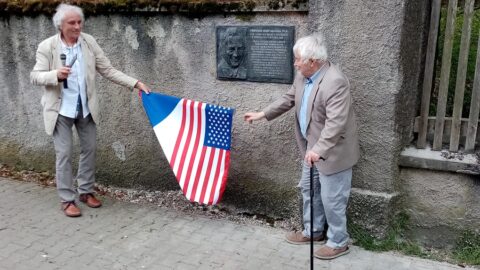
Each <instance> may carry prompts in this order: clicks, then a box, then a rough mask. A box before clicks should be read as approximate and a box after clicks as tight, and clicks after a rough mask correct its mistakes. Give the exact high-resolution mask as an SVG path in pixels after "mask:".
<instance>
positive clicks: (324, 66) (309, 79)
mask: <svg viewBox="0 0 480 270" xmlns="http://www.w3.org/2000/svg"><path fill="white" fill-rule="evenodd" d="M327 67H328V63H324V64H323V65H322V66H321V67H320V68H319V69H318V70H317V71H316V72H315V73H313V75H312V76H311V77H310V78H305V79H306V82H305V83H306V84H310V83H313V82H314V81H315V80H316V79H318V77H320V74H322V72H324V70H325V69H326V68H327Z"/></svg>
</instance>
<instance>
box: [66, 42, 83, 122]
mask: <svg viewBox="0 0 480 270" xmlns="http://www.w3.org/2000/svg"><path fill="white" fill-rule="evenodd" d="M62 53H64V54H65V55H66V56H67V59H66V61H65V62H66V65H70V64H71V63H72V60H73V58H74V56H75V55H76V56H77V60H76V61H75V63H73V66H72V67H71V68H72V69H71V73H70V74H69V75H68V78H67V84H68V88H63V83H62V88H63V89H62V103H61V105H60V112H59V113H60V114H61V115H63V116H66V117H70V118H77V115H78V111H79V110H78V109H79V108H77V104H78V102H79V100H78V99H79V97H80V99H81V106H82V111H83V117H87V116H88V115H89V114H90V111H89V110H88V103H87V91H86V88H87V87H86V80H85V70H84V65H83V55H82V48H81V46H80V42H77V43H76V44H75V45H73V46H72V47H67V45H65V44H64V43H63V41H62Z"/></svg>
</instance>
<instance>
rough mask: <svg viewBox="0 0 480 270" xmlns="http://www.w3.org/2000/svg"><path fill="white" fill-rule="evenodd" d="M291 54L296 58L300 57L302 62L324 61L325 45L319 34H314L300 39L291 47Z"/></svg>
mask: <svg viewBox="0 0 480 270" xmlns="http://www.w3.org/2000/svg"><path fill="white" fill-rule="evenodd" d="M293 53H294V54H295V56H297V57H301V58H302V60H303V61H304V62H306V61H308V60H310V59H311V60H321V61H326V60H327V57H328V54H327V44H326V42H325V39H324V38H323V35H322V34H321V33H315V34H312V35H309V36H306V37H302V38H300V39H299V40H297V42H296V43H295V45H294V46H293Z"/></svg>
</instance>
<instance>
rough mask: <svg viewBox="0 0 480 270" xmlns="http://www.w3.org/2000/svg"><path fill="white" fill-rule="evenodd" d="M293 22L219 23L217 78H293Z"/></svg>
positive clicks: (282, 80) (287, 80)
mask: <svg viewBox="0 0 480 270" xmlns="http://www.w3.org/2000/svg"><path fill="white" fill-rule="evenodd" d="M294 37H295V27H294V26H217V29H216V38H217V78H218V79H220V80H246V81H254V82H269V83H292V82H293V75H294V74H293V52H292V48H293V43H294Z"/></svg>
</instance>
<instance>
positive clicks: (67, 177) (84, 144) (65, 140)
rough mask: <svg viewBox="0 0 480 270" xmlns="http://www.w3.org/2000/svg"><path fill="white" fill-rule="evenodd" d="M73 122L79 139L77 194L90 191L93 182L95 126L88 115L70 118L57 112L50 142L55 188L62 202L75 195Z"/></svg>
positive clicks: (91, 190)
mask: <svg viewBox="0 0 480 270" xmlns="http://www.w3.org/2000/svg"><path fill="white" fill-rule="evenodd" d="M73 125H75V129H76V130H77V133H78V137H79V138H80V160H79V164H78V172H77V177H76V179H77V181H78V193H79V194H84V193H92V192H93V185H94V183H95V149H96V126H95V122H93V119H92V116H91V115H89V116H87V117H85V118H78V119H74V118H69V117H65V116H62V115H59V116H58V119H57V123H56V125H55V130H54V131H53V143H54V145H55V155H56V162H55V167H56V182H57V190H58V195H59V196H60V199H61V200H62V202H70V201H74V200H75V196H76V194H77V192H76V191H75V187H74V179H73V172H72V147H73V140H72V127H73Z"/></svg>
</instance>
